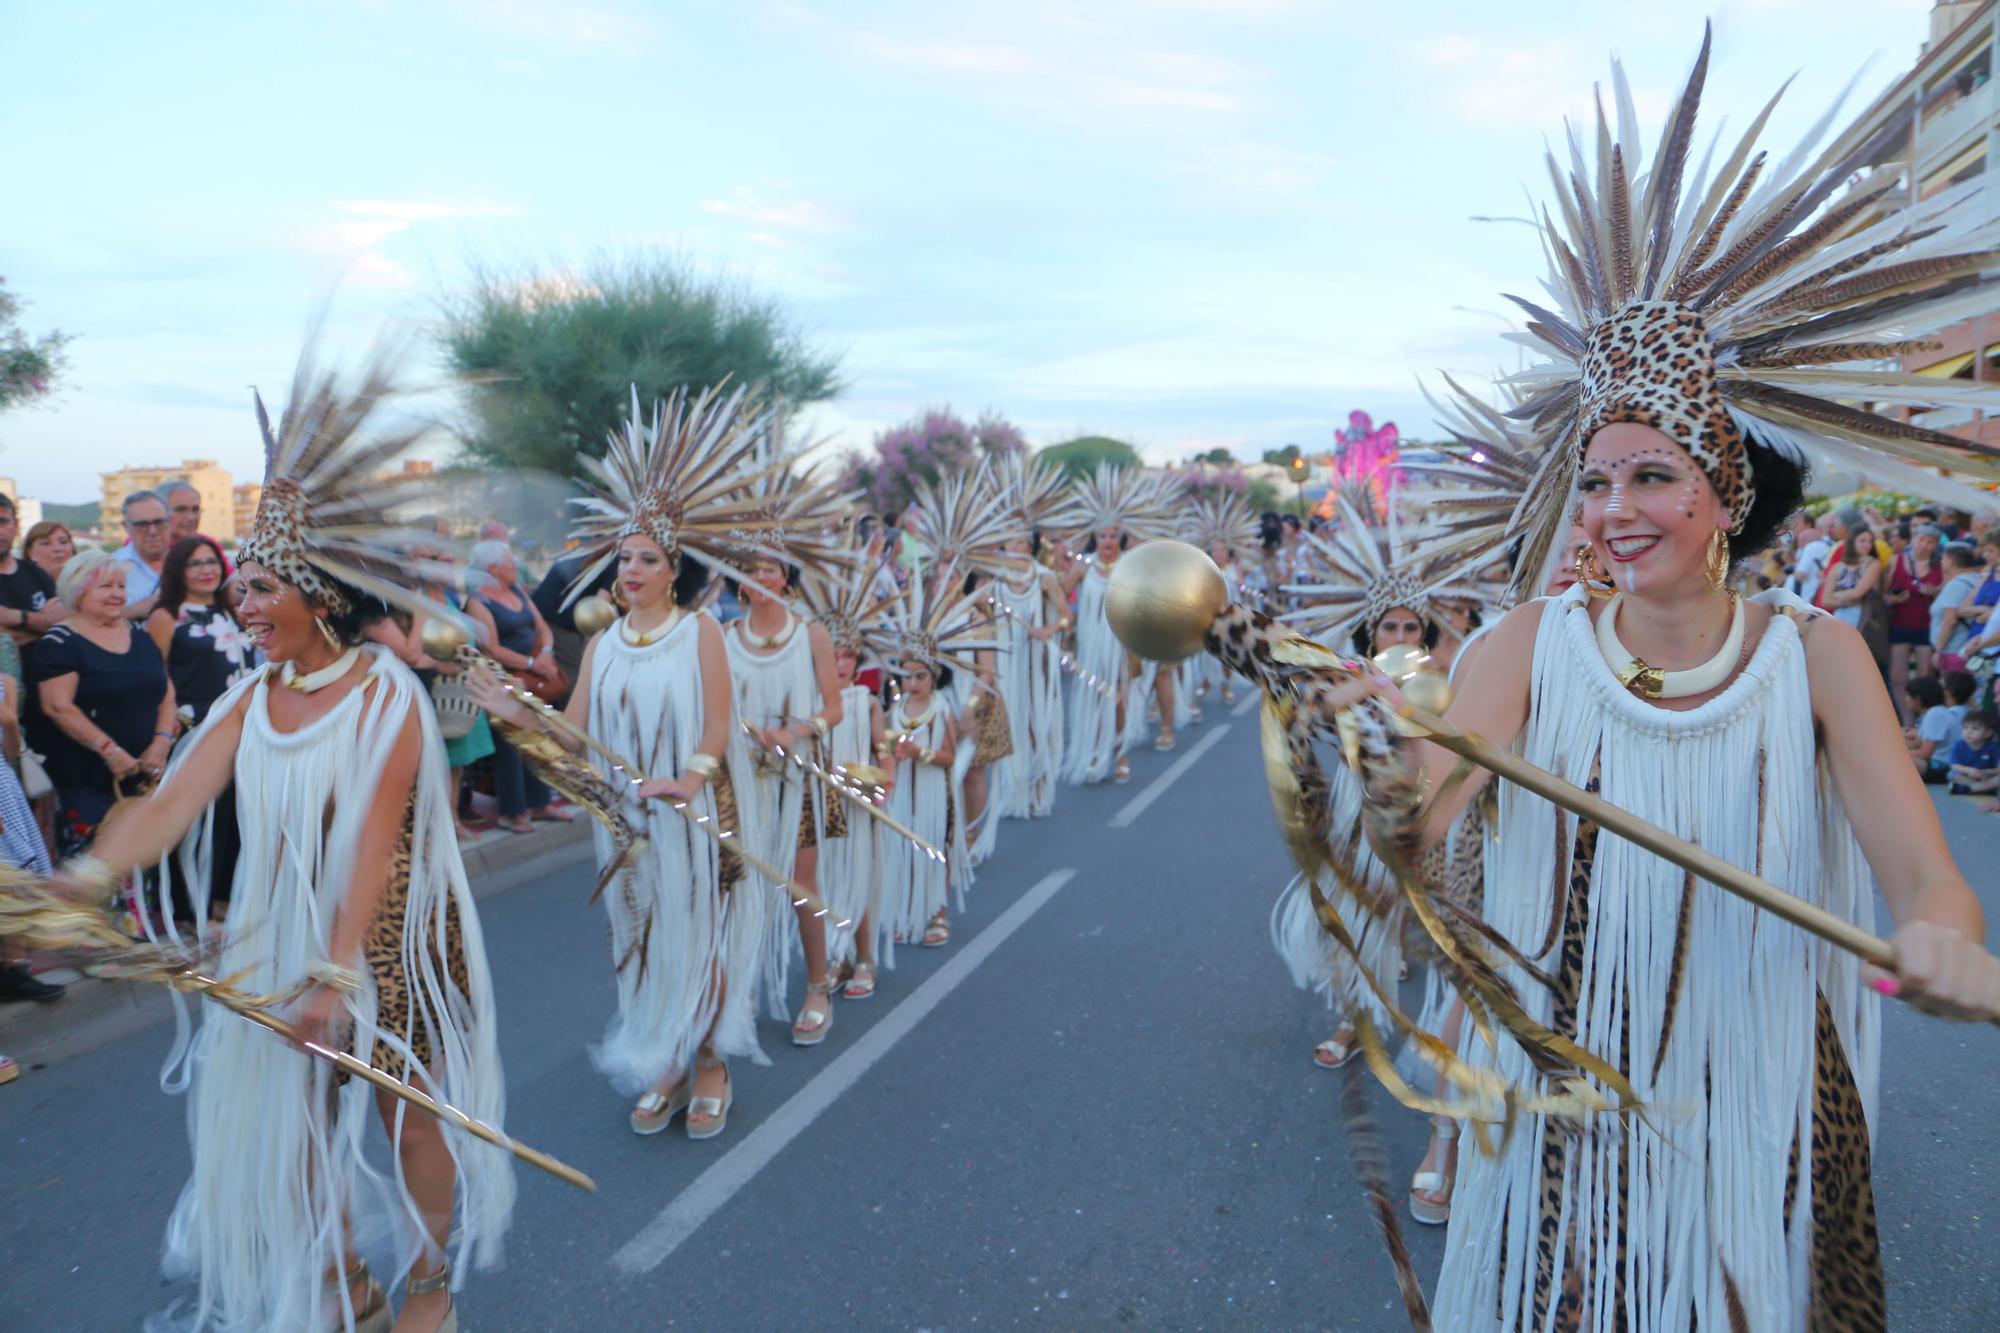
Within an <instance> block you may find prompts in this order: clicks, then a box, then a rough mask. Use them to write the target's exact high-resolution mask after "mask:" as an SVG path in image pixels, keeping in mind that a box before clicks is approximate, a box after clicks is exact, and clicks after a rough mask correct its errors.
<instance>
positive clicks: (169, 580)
mask: <svg viewBox="0 0 2000 1333" xmlns="http://www.w3.org/2000/svg"><path fill="white" fill-rule="evenodd" d="M204 546H206V547H207V548H208V549H209V550H211V551H213V552H215V559H216V562H217V563H218V564H220V565H221V566H222V571H223V573H224V574H225V575H226V574H227V572H228V569H229V557H227V556H225V555H224V554H223V553H222V547H220V546H219V545H217V544H216V541H215V539H214V538H213V537H204V536H202V535H201V534H200V533H196V534H195V535H194V536H192V537H183V538H181V539H180V540H179V541H177V542H175V543H174V545H173V549H172V550H170V551H168V552H167V558H166V560H165V561H164V562H162V563H161V565H160V599H159V609H160V610H162V611H165V612H166V613H167V614H168V615H170V616H178V615H179V614H180V613H181V604H182V603H184V602H186V601H187V598H188V588H187V564H188V561H190V560H192V559H194V553H195V552H196V551H198V550H200V549H201V548H202V547H204ZM215 601H216V604H217V605H221V603H222V584H220V583H217V584H216V585H215Z"/></svg>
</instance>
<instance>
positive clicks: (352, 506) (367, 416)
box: [236, 344, 429, 613]
mask: <svg viewBox="0 0 2000 1333" xmlns="http://www.w3.org/2000/svg"><path fill="white" fill-rule="evenodd" d="M395 359H396V356H395V349H394V348H393V347H391V346H387V345H385V346H383V347H380V348H378V349H377V350H376V352H375V354H374V356H373V357H372V358H371V360H370V361H369V364H368V367H367V369H366V370H365V371H364V372H363V374H362V376H361V382H360V383H359V384H358V385H356V386H354V387H353V388H352V390H349V389H348V388H347V387H346V386H344V385H343V384H342V383H341V381H340V379H339V377H338V376H336V375H335V374H333V373H332V372H323V371H321V370H319V369H318V368H317V367H316V366H315V365H314V364H313V356H312V347H311V345H310V344H309V345H308V346H307V347H306V349H305V350H304V351H303V352H301V353H300V355H299V363H298V367H297V368H296V369H295V370H294V371H293V373H292V386H291V393H290V397H289V398H288V400H287V401H286V403H285V406H284V410H283V411H282V412H281V413H279V416H278V425H277V429H276V430H273V429H272V428H271V417H270V414H269V413H268V412H267V411H265V409H264V399H263V395H261V394H259V393H257V392H256V391H255V390H252V392H251V398H252V400H253V401H254V402H255V404H256V408H257V425H258V428H259V429H260V430H261V431H262V432H263V436H264V493H263V497H262V498H261V499H260V500H259V501H258V502H257V517H256V520H255V521H254V522H253V523H252V525H251V528H250V535H249V536H248V537H247V538H245V539H244V541H243V544H242V546H241V547H240V548H238V550H237V555H236V559H237V563H239V564H257V565H261V566H263V567H264V568H265V569H266V570H269V571H270V572H271V573H272V574H274V575H276V576H277V577H278V578H280V579H283V580H284V581H285V582H286V583H289V584H291V585H292V586H294V587H296V588H298V589H299V590H300V591H302V592H304V593H305V594H306V595H307V596H308V597H310V598H312V599H313V600H314V601H315V602H317V603H319V604H320V605H321V606H323V607H326V608H327V609H328V610H329V611H333V612H336V613H338V612H341V611H345V610H348V609H350V608H351V607H352V605H353V602H354V597H353V594H354V593H355V592H361V593H365V594H367V595H369V596H372V597H378V598H380V599H382V600H383V601H385V602H388V603H390V604H391V605H396V606H403V607H407V608H411V609H422V607H423V606H424V605H428V603H427V602H420V601H419V600H418V594H415V593H412V592H411V591H410V590H409V588H408V584H409V583H410V582H411V581H413V580H414V579H415V577H416V574H415V572H414V571H413V570H412V569H411V567H410V562H409V561H408V560H407V559H406V558H405V554H406V550H405V548H406V546H407V543H405V542H403V541H400V540H399V539H398V538H397V536H396V531H395V527H394V523H393V519H392V511H393V510H395V509H396V508H398V507H400V506H403V505H406V504H409V503H410V502H412V501H414V500H416V499H417V498H419V496H420V495H422V494H423V493H424V492H425V491H426V490H427V488H428V485H429V482H428V479H420V478H410V477H405V476H398V477H394V478H391V479H389V480H384V479H383V478H382V475H381V474H382V470H383V469H384V468H385V467H387V466H388V465H389V464H390V463H391V462H393V461H394V460H395V459H396V458H397V457H398V456H399V455H401V454H402V453H403V452H404V451H405V450H407V449H408V448H409V447H410V446H411V445H413V444H415V443H416V441H417V440H418V439H419V438H421V437H422V436H423V435H424V434H425V433H426V431H427V430H428V429H429V428H428V426H425V425H411V426H405V427H402V428H400V429H392V430H387V431H384V432H382V433H380V434H378V435H376V436H375V437H374V438H372V439H368V438H364V436H365V434H366V427H368V426H369V425H370V424H371V418H372V417H373V416H374V414H375V412H376V409H377V408H379V407H380V406H381V405H382V404H383V403H384V402H385V401H387V400H388V399H390V398H392V397H393V396H394V395H395V394H396V392H397V388H396V384H395V372H394V364H393V363H394V361H395Z"/></svg>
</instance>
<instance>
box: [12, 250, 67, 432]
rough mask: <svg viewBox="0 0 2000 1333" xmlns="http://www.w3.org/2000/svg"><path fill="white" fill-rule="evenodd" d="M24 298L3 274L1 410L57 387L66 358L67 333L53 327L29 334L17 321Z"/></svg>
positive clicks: (34, 398) (20, 403)
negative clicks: (12, 288) (14, 290)
mask: <svg viewBox="0 0 2000 1333" xmlns="http://www.w3.org/2000/svg"><path fill="white" fill-rule="evenodd" d="M20 311H21V300H20V298H19V297H17V296H15V295H14V294H13V293H12V292H10V291H8V290H7V280H6V279H5V278H0V411H4V410H5V409H7V408H10V407H19V406H21V405H22V404H24V403H32V402H34V401H35V400H36V399H37V398H41V397H44V396H46V395H47V394H48V393H49V392H50V391H51V390H53V389H54V388H55V387H56V379H57V378H58V377H59V376H60V375H61V374H62V370H63V366H64V364H65V362H66V360H67V358H66V357H65V355H64V352H63V349H64V348H66V347H68V346H69V341H70V336H71V335H69V334H67V333H62V332H58V331H51V332H48V333H44V334H43V335H42V336H41V337H39V338H30V337H29V336H28V335H27V334H25V333H23V332H22V331H21V329H20V328H19V326H18V325H16V324H15V322H14V320H15V316H17V315H18V314H19V313H20Z"/></svg>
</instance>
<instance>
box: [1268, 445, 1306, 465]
mask: <svg viewBox="0 0 2000 1333" xmlns="http://www.w3.org/2000/svg"><path fill="white" fill-rule="evenodd" d="M1298 457H1299V447H1298V446H1297V445H1296V444H1288V445H1286V446H1285V447H1284V448H1282V449H1266V450H1265V451H1264V461H1265V462H1266V463H1269V464H1270V465H1271V466H1272V467H1281V468H1284V469H1285V470H1287V471H1290V470H1291V466H1292V464H1293V463H1295V462H1297V461H1298Z"/></svg>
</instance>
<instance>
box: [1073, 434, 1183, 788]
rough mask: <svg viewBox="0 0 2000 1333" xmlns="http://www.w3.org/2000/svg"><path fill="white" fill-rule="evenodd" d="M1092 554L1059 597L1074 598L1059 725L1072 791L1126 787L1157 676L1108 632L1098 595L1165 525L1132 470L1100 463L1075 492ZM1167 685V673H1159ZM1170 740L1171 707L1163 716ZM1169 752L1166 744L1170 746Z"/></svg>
mask: <svg viewBox="0 0 2000 1333" xmlns="http://www.w3.org/2000/svg"><path fill="white" fill-rule="evenodd" d="M1077 500H1078V504H1079V507H1080V509H1081V511H1082V520H1081V521H1082V522H1084V523H1086V524H1088V525H1089V526H1088V527H1087V528H1085V531H1086V532H1088V533H1089V534H1090V537H1091V542H1092V546H1091V550H1090V552H1089V554H1087V555H1086V556H1084V558H1083V559H1081V560H1079V561H1077V562H1076V564H1074V565H1072V566H1071V567H1070V571H1069V574H1068V575H1067V576H1066V577H1065V579H1064V580H1063V593H1064V595H1065V596H1067V595H1069V594H1071V593H1074V594H1075V596H1076V659H1075V660H1076V679H1075V680H1073V681H1071V682H1070V696H1069V716H1068V719H1067V721H1066V722H1065V723H1064V725H1063V769H1062V776H1063V781H1065V782H1068V783H1070V784H1071V785H1072V786H1081V785H1083V784H1085V783H1093V782H1102V781H1104V779H1105V778H1107V777H1108V778H1110V779H1111V780H1112V781H1113V782H1126V781H1129V780H1130V779H1131V776H1132V765H1131V760H1130V759H1129V757H1128V754H1129V752H1130V750H1131V748H1132V745H1133V743H1134V742H1135V741H1137V740H1138V738H1139V737H1140V736H1141V735H1142V734H1143V733H1144V731H1145V725H1146V706H1145V698H1146V690H1147V689H1148V687H1150V686H1152V685H1153V683H1154V681H1155V680H1156V679H1157V677H1158V675H1159V674H1160V673H1159V672H1158V670H1157V668H1156V667H1155V666H1154V664H1153V663H1151V662H1147V663H1144V664H1141V663H1139V662H1138V661H1137V660H1136V659H1134V658H1133V657H1132V656H1131V655H1130V654H1128V653H1127V652H1126V651H1125V645H1123V644H1121V643H1120V642H1118V636H1117V635H1115V634H1113V633H1112V632H1111V622H1110V621H1108V620H1106V619H1105V618H1104V589H1105V587H1106V585H1107V584H1109V583H1110V582H1111V571H1112V570H1113V569H1115V568H1116V567H1117V565H1118V559H1119V557H1120V556H1122V555H1123V554H1124V553H1125V548H1126V547H1127V546H1129V545H1131V544H1132V543H1133V542H1135V541H1145V540H1146V539H1147V538H1149V537H1158V536H1163V535H1165V533H1166V532H1167V530H1168V525H1169V520H1168V517H1167V514H1166V511H1165V506H1164V505H1163V504H1162V503H1161V500H1160V492H1159V488H1158V487H1157V486H1156V485H1155V484H1154V483H1153V482H1151V481H1149V480H1148V479H1147V478H1146V477H1145V476H1144V475H1142V474H1141V473H1140V471H1139V469H1138V468H1135V467H1113V466H1112V465H1110V464H1109V463H1100V464H1098V467H1097V472H1096V473H1095V475H1093V476H1091V477H1089V478H1086V479H1085V480H1084V481H1083V482H1082V483H1081V484H1080V485H1079V486H1078V488H1077ZM1165 674H1166V675H1167V676H1168V678H1169V679H1171V677H1172V673H1171V672H1167V673H1165ZM1161 719H1162V723H1163V726H1164V729H1165V731H1166V733H1167V734H1168V736H1169V737H1171V734H1172V731H1173V721H1172V719H1173V705H1172V700H1171V699H1168V700H1167V701H1166V707H1165V709H1164V710H1163V711H1162V713H1161ZM1168 744H1169V745H1171V744H1172V742H1171V739H1169V742H1168Z"/></svg>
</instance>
